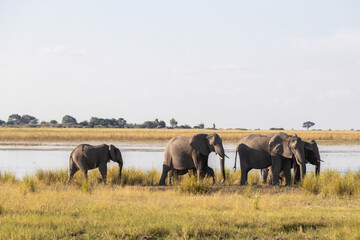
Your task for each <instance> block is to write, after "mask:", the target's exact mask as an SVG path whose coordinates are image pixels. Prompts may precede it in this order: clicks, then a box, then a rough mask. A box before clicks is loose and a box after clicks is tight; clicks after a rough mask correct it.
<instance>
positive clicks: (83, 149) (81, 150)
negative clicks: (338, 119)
mask: <svg viewBox="0 0 360 240" xmlns="http://www.w3.org/2000/svg"><path fill="white" fill-rule="evenodd" d="M110 160H113V161H114V162H117V163H118V164H119V179H121V170H122V167H123V159H122V156H121V152H120V150H119V149H118V148H117V147H115V146H114V145H110V146H109V145H106V144H102V145H97V146H92V145H88V144H80V145H79V146H77V147H76V148H75V149H74V150H73V151H72V152H71V154H70V162H69V177H68V183H70V181H71V179H72V177H73V176H74V174H75V173H76V172H77V171H78V170H81V171H82V172H83V174H84V176H85V178H86V179H87V178H88V175H87V174H88V170H91V169H95V168H99V171H100V174H101V177H102V180H103V182H104V183H106V174H107V166H106V164H107V163H108V162H109V161H110Z"/></svg>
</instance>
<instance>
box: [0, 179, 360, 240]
mask: <svg viewBox="0 0 360 240" xmlns="http://www.w3.org/2000/svg"><path fill="white" fill-rule="evenodd" d="M0 188H1V192H2V194H1V196H0V239H165V238H166V239H221V238H222V239H358V238H359V237H360V229H359V227H358V226H359V225H360V199H359V198H348V197H345V198H339V197H327V198H324V197H319V196H316V195H306V194H303V193H302V192H301V190H300V189H299V188H292V187H288V188H284V187H280V188H273V187H263V188H256V187H250V189H251V190H250V191H249V190H248V189H249V187H247V186H245V187H239V186H237V188H238V191H236V192H231V193H226V192H218V193H214V194H211V195H192V194H184V193H181V192H179V191H178V190H177V188H176V187H162V188H159V187H139V186H126V187H121V186H103V185H99V186H97V187H96V188H95V189H94V190H93V191H91V192H86V191H84V190H82V189H79V188H77V187H74V186H59V185H55V186H41V187H38V188H37V190H36V191H35V192H27V193H24V190H23V188H24V187H23V185H21V184H15V183H11V184H10V183H7V184H3V183H2V184H0Z"/></svg>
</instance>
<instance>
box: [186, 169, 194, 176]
mask: <svg viewBox="0 0 360 240" xmlns="http://www.w3.org/2000/svg"><path fill="white" fill-rule="evenodd" d="M188 174H189V176H191V177H192V176H194V174H195V173H194V169H189V170H188Z"/></svg>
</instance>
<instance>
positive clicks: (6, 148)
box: [0, 144, 360, 178]
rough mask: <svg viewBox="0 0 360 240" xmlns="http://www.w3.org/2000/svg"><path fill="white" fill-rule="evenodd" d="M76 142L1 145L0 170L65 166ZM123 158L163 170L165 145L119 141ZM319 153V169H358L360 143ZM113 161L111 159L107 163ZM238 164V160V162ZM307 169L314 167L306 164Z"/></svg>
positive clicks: (214, 162) (231, 151) (214, 163)
mask: <svg viewBox="0 0 360 240" xmlns="http://www.w3.org/2000/svg"><path fill="white" fill-rule="evenodd" d="M74 147H75V146H62V145H54V144H51V145H50V144H49V145H39V146H28V145H0V171H2V172H4V171H8V172H12V173H14V174H15V176H16V177H17V178H22V177H23V176H24V175H26V174H33V173H35V171H36V170H37V169H44V170H45V169H62V168H63V169H64V168H67V167H68V164H69V156H70V153H71V151H72V150H73V149H74ZM117 147H119V148H120V150H121V152H122V155H123V159H124V168H131V167H134V168H136V169H142V170H150V169H157V170H162V162H163V157H164V149H165V145H141V144H124V145H118V146H117ZM319 150H320V156H321V158H322V160H324V162H323V163H322V168H321V170H322V171H323V170H324V169H335V170H338V171H340V172H341V173H342V174H343V173H345V172H346V171H347V170H350V171H355V170H359V169H360V145H334V146H327V145H326V146H325V145H324V146H322V145H319ZM225 152H226V154H227V155H228V156H229V157H230V159H226V161H225V166H226V168H228V169H231V168H232V167H233V165H234V158H235V145H225ZM114 165H116V164H115V163H113V162H110V163H109V164H108V166H114ZM209 166H210V167H212V168H214V170H215V171H218V170H219V169H220V164H219V160H218V157H217V156H216V155H215V154H214V153H211V154H210V156H209ZM237 166H239V162H237ZM307 170H308V171H313V170H314V167H313V166H312V165H310V164H308V165H307Z"/></svg>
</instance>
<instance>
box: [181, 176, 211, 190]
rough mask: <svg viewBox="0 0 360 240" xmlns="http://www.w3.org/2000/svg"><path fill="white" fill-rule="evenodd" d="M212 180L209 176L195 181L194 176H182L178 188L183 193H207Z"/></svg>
mask: <svg viewBox="0 0 360 240" xmlns="http://www.w3.org/2000/svg"><path fill="white" fill-rule="evenodd" d="M211 185H212V180H211V179H210V178H204V179H200V180H199V181H197V179H196V177H195V176H189V175H186V176H184V178H183V180H182V181H181V183H180V185H179V190H180V191H181V192H183V193H190V194H207V193H208V192H209V191H210V186H211Z"/></svg>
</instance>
